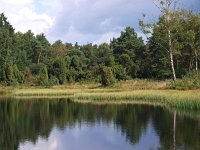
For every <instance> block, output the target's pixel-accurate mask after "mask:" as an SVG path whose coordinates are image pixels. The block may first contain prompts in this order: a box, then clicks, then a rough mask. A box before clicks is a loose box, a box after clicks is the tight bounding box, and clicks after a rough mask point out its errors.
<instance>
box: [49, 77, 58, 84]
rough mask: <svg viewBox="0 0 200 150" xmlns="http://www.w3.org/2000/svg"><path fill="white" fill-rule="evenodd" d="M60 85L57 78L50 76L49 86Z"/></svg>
mask: <svg viewBox="0 0 200 150" xmlns="http://www.w3.org/2000/svg"><path fill="white" fill-rule="evenodd" d="M58 84H59V80H58V78H56V77H55V76H50V78H49V85H50V86H53V85H58Z"/></svg>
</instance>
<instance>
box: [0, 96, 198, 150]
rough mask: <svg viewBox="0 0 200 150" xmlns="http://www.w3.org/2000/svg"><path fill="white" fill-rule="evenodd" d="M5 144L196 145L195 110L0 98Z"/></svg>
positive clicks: (109, 148) (58, 148)
mask: <svg viewBox="0 0 200 150" xmlns="http://www.w3.org/2000/svg"><path fill="white" fill-rule="evenodd" d="M0 122H1V123H0V133H1V134H0V147H1V149H3V150H4V149H5V150H15V149H19V150H81V149H83V150H133V149H134V150H157V149H161V150H170V149H174V150H175V149H177V150H179V149H180V150H182V149H183V150H200V113H198V112H187V111H180V110H175V109H168V108H164V107H158V106H147V105H138V104H137V105H133V104H121V105H119V104H89V103H87V104H82V103H75V102H72V101H70V100H65V99H55V100H53V99H51V100H48V99H43V100H36V99H34V100H16V99H15V100H11V99H7V100H1V101H0Z"/></svg>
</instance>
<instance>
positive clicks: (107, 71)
mask: <svg viewBox="0 0 200 150" xmlns="http://www.w3.org/2000/svg"><path fill="white" fill-rule="evenodd" d="M114 81H115V80H114V76H113V72H112V69H111V68H110V67H103V68H102V70H101V84H102V85H103V86H110V85H112V84H113V83H114Z"/></svg>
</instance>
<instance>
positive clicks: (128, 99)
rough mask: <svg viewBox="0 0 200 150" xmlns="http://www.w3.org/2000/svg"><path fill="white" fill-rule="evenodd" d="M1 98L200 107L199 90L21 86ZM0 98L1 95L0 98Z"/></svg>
mask: <svg viewBox="0 0 200 150" xmlns="http://www.w3.org/2000/svg"><path fill="white" fill-rule="evenodd" d="M1 97H11V98H16V99H34V98H37V99H40V98H45V99H47V98H48V99H53V98H54V99H56V98H66V99H67V98H68V99H71V100H74V101H79V102H84V101H85V102H90V103H92V102H114V103H116V102H121V101H123V102H124V103H146V104H153V105H154V104H159V105H167V106H170V107H178V108H187V109H200V90H185V91H180V90H170V89H161V90H125V89H119V88H95V89H90V88H85V89H79V88H76V89H69V88H36V87H34V88H33V87H32V88H25V89H24V88H21V89H12V90H11V93H10V94H6V95H2V96H1ZM1 97H0V98H1Z"/></svg>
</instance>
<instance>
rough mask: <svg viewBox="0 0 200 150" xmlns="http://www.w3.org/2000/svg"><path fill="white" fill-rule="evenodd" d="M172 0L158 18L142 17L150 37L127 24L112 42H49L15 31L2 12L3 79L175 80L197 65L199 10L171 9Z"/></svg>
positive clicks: (49, 81)
mask: <svg viewBox="0 0 200 150" xmlns="http://www.w3.org/2000/svg"><path fill="white" fill-rule="evenodd" d="M169 1H170V0H165V2H166V3H164V2H162V3H159V5H160V8H162V15H161V16H160V17H159V19H158V21H157V22H154V23H152V24H147V23H145V22H144V20H140V21H139V24H140V26H141V28H142V31H143V32H144V33H147V34H149V35H150V36H149V37H148V41H147V42H146V43H145V42H144V41H143V39H142V38H141V37H139V36H138V35H137V33H136V31H135V30H134V28H132V27H126V28H125V29H124V30H123V31H122V32H121V34H120V36H119V37H118V38H113V39H112V40H111V42H110V43H102V44H99V45H97V44H92V43H87V44H84V45H79V44H78V43H75V44H72V43H67V42H66V43H63V42H62V41H61V40H58V41H55V42H54V43H53V44H50V42H49V41H48V40H47V38H46V36H45V35H44V34H43V33H42V34H38V35H34V33H33V32H32V31H31V30H29V31H27V32H26V33H21V32H15V30H14V28H13V27H12V25H11V24H10V23H9V21H8V20H7V18H6V16H5V15H4V14H3V13H1V14H0V83H1V84H2V85H19V84H28V85H41V86H51V85H58V84H65V83H71V82H86V81H87V82H100V83H102V84H103V85H110V84H112V83H113V82H115V81H119V80H128V79H134V78H149V79H169V78H172V79H174V80H176V78H181V77H182V76H184V75H185V74H187V73H188V72H190V71H192V70H196V71H197V70H198V66H199V64H200V62H199V58H200V56H199V54H200V15H199V14H197V13H193V12H191V11H188V10H172V9H171V3H168V2H169ZM169 4H170V5H169ZM165 6H166V7H165ZM168 6H169V7H168Z"/></svg>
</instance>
